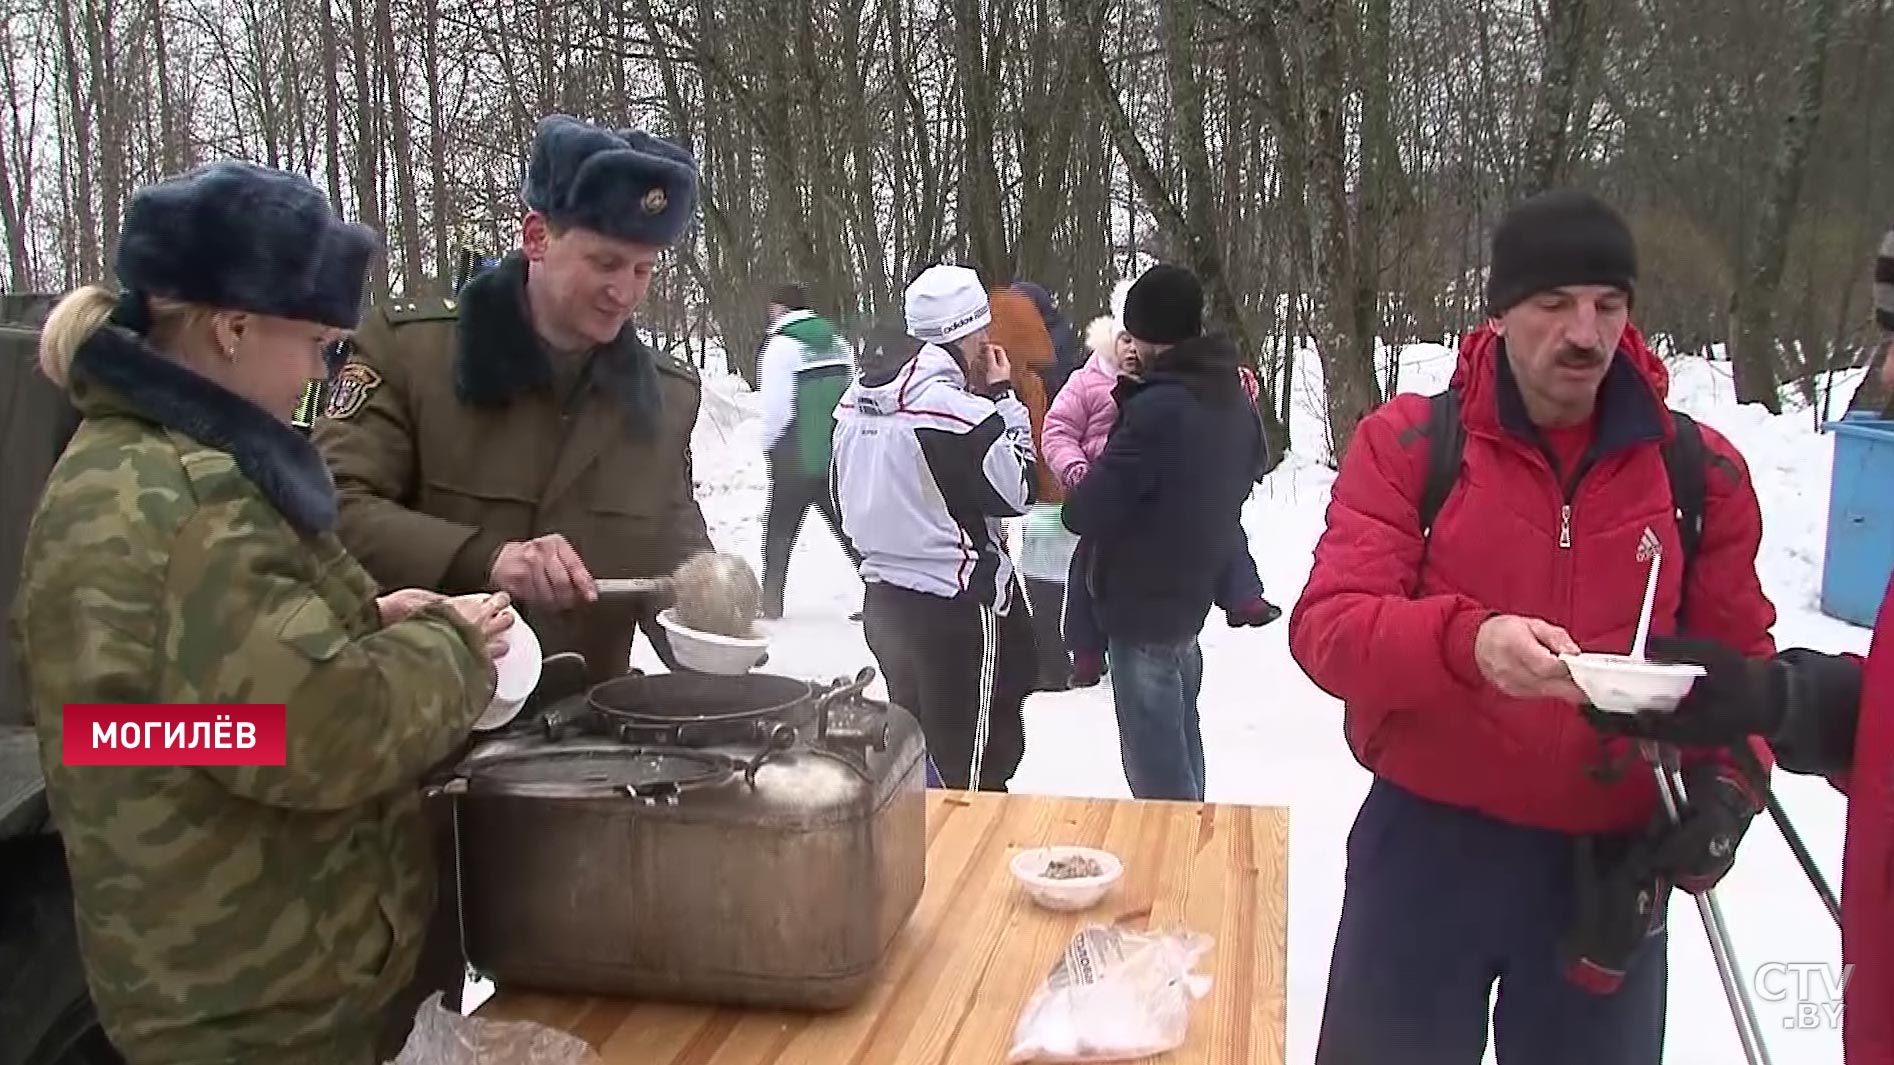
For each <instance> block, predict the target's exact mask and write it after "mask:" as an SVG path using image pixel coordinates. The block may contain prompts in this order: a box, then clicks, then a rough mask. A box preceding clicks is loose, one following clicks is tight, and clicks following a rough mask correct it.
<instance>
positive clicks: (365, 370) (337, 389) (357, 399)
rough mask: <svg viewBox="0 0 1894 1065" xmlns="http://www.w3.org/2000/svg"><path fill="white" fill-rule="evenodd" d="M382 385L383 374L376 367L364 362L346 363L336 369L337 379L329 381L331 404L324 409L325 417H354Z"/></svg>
mask: <svg viewBox="0 0 1894 1065" xmlns="http://www.w3.org/2000/svg"><path fill="white" fill-rule="evenodd" d="M380 387H381V374H379V373H377V372H376V371H375V368H374V367H372V366H370V365H368V364H367V363H362V362H348V363H344V364H343V366H342V368H341V369H340V370H338V371H336V374H335V380H333V381H331V382H329V404H328V406H327V407H325V408H324V409H323V412H322V414H323V417H325V418H352V417H354V416H355V413H356V412H357V411H359V410H361V409H362V405H363V404H365V403H367V402H368V397H369V396H372V395H374V394H375V389H377V388H380Z"/></svg>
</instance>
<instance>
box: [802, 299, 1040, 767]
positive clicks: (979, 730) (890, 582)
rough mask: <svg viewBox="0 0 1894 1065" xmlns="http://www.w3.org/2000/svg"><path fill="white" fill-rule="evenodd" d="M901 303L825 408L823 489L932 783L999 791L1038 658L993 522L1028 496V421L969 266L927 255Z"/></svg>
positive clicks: (1022, 508) (873, 643)
mask: <svg viewBox="0 0 1894 1065" xmlns="http://www.w3.org/2000/svg"><path fill="white" fill-rule="evenodd" d="M906 319H907V321H906V325H907V336H897V337H881V338H879V339H877V340H874V341H871V344H870V347H871V348H872V349H873V350H874V351H875V352H876V353H877V355H878V356H879V357H876V358H867V359H864V364H865V365H864V369H863V371H862V373H861V376H860V377H859V378H858V379H857V380H856V381H855V382H854V383H852V384H851V385H850V387H849V390H848V392H847V393H846V394H845V395H844V396H843V397H842V401H841V404H840V405H839V406H838V407H837V409H836V426H835V458H834V474H833V482H834V489H835V494H836V501H837V504H838V506H839V509H840V510H841V514H842V528H843V531H844V532H845V533H846V535H847V537H848V539H849V541H850V542H852V543H853V544H854V546H855V549H856V550H857V551H859V552H860V553H861V556H862V563H861V576H862V579H863V580H864V581H865V582H867V591H866V593H865V595H864V598H863V605H862V624H863V628H864V630H865V635H866V636H867V638H868V647H869V650H870V651H872V652H873V653H874V656H875V660H876V661H877V662H878V663H879V664H880V667H881V672H882V676H883V677H884V678H885V679H886V681H887V684H888V696H889V698H890V699H891V700H892V701H894V702H895V703H896V704H898V705H900V706H902V707H904V708H906V709H907V710H908V711H909V712H911V713H913V714H914V715H915V717H916V718H918V719H919V720H920V723H921V728H922V730H923V732H924V733H925V734H926V737H927V746H928V751H929V753H930V754H931V755H932V757H933V759H934V763H935V765H936V766H937V767H938V769H939V771H940V775H941V780H942V782H943V783H944V784H945V785H946V786H948V787H950V788H979V789H982V790H987V791H1004V790H1006V786H1007V783H1008V781H1010V780H1011V779H1012V776H1013V772H1014V771H1015V770H1016V769H1018V767H1019V761H1020V758H1021V757H1022V756H1023V755H1024V754H1025V749H1026V733H1025V728H1024V725H1023V724H1022V722H1021V719H1020V708H1021V704H1023V703H1024V701H1025V698H1026V694H1027V692H1028V691H1030V690H1031V688H1032V683H1033V677H1034V670H1035V669H1036V661H1037V659H1036V655H1037V648H1036V646H1035V643H1034V637H1033V629H1032V622H1031V619H1030V618H1029V616H1028V614H1027V606H1026V602H1025V596H1024V594H1023V593H1022V592H1021V590H1020V587H1019V584H1018V579H1017V577H1016V576H1015V574H1014V568H1013V562H1012V559H1011V558H1010V557H1009V556H1008V555H1007V551H1006V535H1005V527H1004V525H1003V524H1002V521H1003V519H1005V518H1009V517H1017V516H1019V515H1022V514H1024V513H1025V512H1026V510H1027V508H1028V507H1029V506H1030V505H1031V504H1032V501H1033V484H1034V465H1033V446H1032V426H1031V423H1030V421H1029V419H1028V416H1027V413H1026V407H1025V405H1024V404H1023V403H1021V402H1020V401H1019V399H1018V398H1017V397H1016V396H1014V395H1013V392H1012V387H1011V385H1010V384H1009V383H1008V377H1009V374H1010V372H1011V367H1010V366H1009V365H1008V362H1007V358H1006V353H1005V352H1004V351H1002V350H1001V349H999V348H998V347H995V346H994V345H992V344H990V343H988V341H987V326H988V324H989V323H990V321H991V312H990V310H989V309H988V306H987V299H986V293H985V291H984V290H983V289H982V288H981V286H980V282H979V278H978V276H977V275H976V274H975V273H974V272H973V271H972V270H969V269H966V268H964V267H952V266H934V267H929V268H928V269H927V270H926V271H925V272H923V273H922V274H921V275H920V277H918V278H916V279H915V280H914V282H913V284H911V285H909V286H908V290H907V294H906ZM969 380H971V381H974V382H978V386H977V390H975V389H971V388H969V384H968V382H969Z"/></svg>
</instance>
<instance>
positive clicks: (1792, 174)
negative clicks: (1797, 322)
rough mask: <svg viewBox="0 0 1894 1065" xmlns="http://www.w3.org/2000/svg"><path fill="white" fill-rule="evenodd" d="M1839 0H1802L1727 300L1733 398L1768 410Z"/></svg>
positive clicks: (1778, 407) (1775, 399) (1775, 400)
mask: <svg viewBox="0 0 1894 1065" xmlns="http://www.w3.org/2000/svg"><path fill="white" fill-rule="evenodd" d="M1839 6H1840V4H1839V0H1802V9H1803V11H1804V12H1805V14H1806V15H1807V20H1808V21H1807V28H1806V33H1805V35H1804V37H1803V39H1802V55H1801V59H1800V61H1799V62H1798V63H1797V64H1796V69H1795V99H1794V101H1793V102H1792V103H1791V104H1790V105H1789V113H1788V115H1787V116H1786V118H1785V119H1784V121H1783V127H1782V140H1781V142H1780V143H1779V144H1778V145H1777V148H1776V158H1775V160H1774V162H1773V164H1772V166H1771V168H1770V175H1769V184H1768V190H1769V191H1768V194H1767V196H1766V197H1765V198H1764V200H1763V204H1762V210H1761V212H1760V213H1759V214H1758V215H1757V218H1756V228H1755V230H1754V232H1753V233H1752V234H1751V236H1750V239H1749V241H1748V242H1747V243H1748V247H1749V254H1748V255H1747V256H1745V259H1746V263H1745V267H1744V270H1743V272H1742V274H1741V275H1740V277H1739V279H1738V281H1737V283H1736V292H1735V294H1734V296H1733V297H1732V298H1731V300H1730V317H1731V318H1732V319H1733V320H1734V325H1735V329H1734V334H1735V335H1734V336H1733V337H1732V338H1731V339H1732V340H1733V341H1734V343H1733V345H1732V349H1731V351H1730V361H1731V363H1732V366H1733V369H1734V370H1735V374H1736V398H1737V400H1738V401H1739V402H1743V403H1761V404H1762V405H1763V407H1764V408H1765V409H1767V410H1768V411H1769V412H1770V413H1772V414H1779V413H1781V411H1782V397H1781V395H1780V393H1779V392H1778V391H1777V383H1778V368H1777V365H1776V362H1777V359H1776V340H1775V335H1774V328H1773V327H1774V323H1773V319H1774V316H1775V303H1774V297H1773V293H1774V292H1775V290H1776V287H1777V286H1778V284H1780V282H1781V280H1782V267H1783V264H1784V262H1785V261H1786V260H1787V259H1788V256H1789V233H1790V231H1791V230H1792V229H1793V228H1794V226H1795V219H1796V214H1797V211H1798V208H1799V205H1800V203H1801V198H1802V178H1803V175H1804V173H1805V171H1806V169H1807V166H1808V157H1809V148H1810V146H1811V144H1813V142H1814V139H1815V127H1816V124H1817V123H1818V122H1820V121H1821V113H1822V89H1823V85H1824V83H1825V79H1826V76H1827V71H1828V40H1829V36H1830V31H1831V30H1832V29H1833V28H1834V25H1835V12H1836V9H1837V8H1838V7H1839Z"/></svg>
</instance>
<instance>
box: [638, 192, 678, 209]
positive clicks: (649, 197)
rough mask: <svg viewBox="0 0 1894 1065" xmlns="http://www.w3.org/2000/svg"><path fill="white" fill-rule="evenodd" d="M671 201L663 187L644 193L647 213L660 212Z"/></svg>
mask: <svg viewBox="0 0 1894 1065" xmlns="http://www.w3.org/2000/svg"><path fill="white" fill-rule="evenodd" d="M670 202H671V201H670V200H668V199H666V198H665V195H664V190H663V189H652V190H651V191H650V192H647V193H645V194H644V210H645V213H646V214H660V213H662V212H663V210H664V208H665V206H666V205H667V204H669V203H670Z"/></svg>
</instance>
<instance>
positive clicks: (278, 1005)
mask: <svg viewBox="0 0 1894 1065" xmlns="http://www.w3.org/2000/svg"><path fill="white" fill-rule="evenodd" d="M72 394H73V399H74V402H75V404H76V405H77V406H78V408H79V410H80V412H81V414H82V415H83V416H84V419H85V420H84V421H83V423H82V424H81V425H80V428H79V430H78V433H77V434H76V435H75V436H74V437H73V440H72V442H71V444H70V445H69V446H68V448H67V450H66V452H65V454H64V455H63V456H62V457H61V458H60V460H59V462H58V463H57V465H56V466H55V467H54V468H53V471H52V474H51V477H50V478H49V480H48V482H47V485H46V489H45V494H44V496H43V497H42V499H41V500H40V504H39V509H38V511H37V512H36V514H35V515H34V519H33V523H32V526H31V528H30V530H29V531H28V535H27V543H26V549H25V553H24V558H23V562H22V568H21V579H20V592H19V597H18V599H17V600H16V602H15V606H14V612H13V628H14V638H15V639H16V640H17V641H18V642H19V648H20V661H21V662H22V663H24V665H25V673H26V679H27V691H28V695H29V700H30V701H29V706H30V711H29V712H30V713H32V714H33V715H34V717H35V721H36V727H37V729H38V732H39V736H40V741H41V748H40V750H41V760H42V763H43V765H44V768H45V773H46V782H47V791H48V798H49V800H50V803H51V806H52V811H53V817H54V821H55V824H56V827H57V828H58V829H59V831H60V833H61V836H62V838H63V839H64V842H65V848H66V854H67V860H68V863H69V865H70V867H71V871H72V881H73V891H74V895H75V900H76V913H77V918H78V922H77V923H78V928H79V935H80V945H81V950H82V952H83V954H84V958H85V966H86V972H87V978H88V981H89V983H90V985H91V989H92V993H93V997H94V998H95V999H96V1001H97V1003H98V1008H99V1013H100V1017H101V1020H102V1021H103V1023H104V1026H105V1029H106V1031H107V1033H108V1034H109V1035H110V1036H111V1038H112V1040H113V1041H114V1042H115V1043H116V1044H117V1045H118V1047H119V1048H120V1050H121V1051H122V1052H123V1053H124V1054H125V1055H126V1057H127V1058H128V1059H129V1060H130V1061H131V1062H133V1063H134V1065H170V1063H182V1062H190V1063H211V1062H220V1063H221V1062H237V1061H311V1062H315V1061H323V1062H328V1061H344V1060H353V1061H366V1060H368V1052H367V1045H368V1044H367V1042H366V1041H367V1040H370V1039H372V1038H373V1035H374V1032H375V1030H376V1028H377V1027H378V1021H379V1018H378V1016H377V1012H378V1011H379V1010H380V1009H381V1007H382V1004H383V1003H385V1002H387V1001H388V999H389V998H390V997H391V996H392V995H393V994H394V992H395V991H396V990H397V989H398V988H399V987H400V986H401V985H402V984H403V983H404V982H405V981H406V979H407V978H408V977H409V975H410V974H411V973H412V971H413V969H414V966H415V962H416V959H417V957H418V954H419V949H420V940H421V935H422V931H423V929H424V928H425V925H426V920H427V917H428V914H429V912H430V908H431V906H432V905H433V899H434V891H435V885H434V883H433V880H432V870H433V865H432V862H431V860H430V859H429V857H428V855H427V853H426V850H427V840H426V837H425V835H424V834H423V829H422V823H421V820H420V800H419V795H418V788H417V787H416V785H417V782H418V781H419V780H420V778H421V777H422V775H423V774H424V773H425V772H426V771H427V770H428V768H429V767H430V766H432V765H434V764H435V763H437V762H439V761H440V760H442V759H444V758H445V757H447V756H448V755H450V754H451V753H452V752H453V751H454V750H455V748H456V747H457V746H458V745H459V743H460V742H461V741H462V740H463V739H464V738H465V736H466V735H467V732H468V728H469V726H470V724H471V723H472V722H473V720H474V719H475V718H476V717H477V716H478V715H479V713H480V712H481V710H482V709H484V708H485V706H486V704H487V702H488V700H489V699H490V698H491V696H492V680H491V679H490V677H491V669H490V667H489V666H488V664H487V662H486V660H485V658H484V654H483V653H482V652H481V651H480V650H479V649H478V647H479V637H478V635H477V634H476V633H475V632H473V630H472V629H471V628H470V627H468V626H467V625H466V624H465V623H464V622H462V621H461V620H459V619H458V618H457V617H455V616H454V615H452V614H451V613H450V612H448V611H447V610H446V609H445V608H444V607H439V606H435V607H429V608H427V609H426V610H424V611H422V612H421V613H419V614H417V615H415V616H414V617H413V618H411V619H409V620H407V621H403V622H400V623H397V624H394V625H391V626H387V627H385V628H384V627H382V626H381V624H380V620H379V615H378V613H377V610H376V607H375V603H374V597H375V591H376V590H375V584H374V581H373V580H372V579H371V578H370V577H369V576H368V574H367V573H366V572H364V571H363V570H362V568H361V566H360V565H359V564H358V563H356V562H355V561H354V560H353V559H352V558H351V557H350V556H349V555H348V553H347V552H346V551H344V550H343V548H342V546H341V544H340V542H339V541H338V540H337V539H336V538H335V536H334V535H333V533H332V532H330V531H328V530H329V526H330V525H331V524H332V523H333V521H334V511H335V503H334V489H333V486H332V484H331V482H330V481H329V478H328V474H327V472H326V470H325V469H324V467H323V465H322V462H321V459H320V456H319V455H318V453H317V452H316V451H315V449H314V448H313V447H312V446H311V445H310V444H309V442H308V441H307V440H306V439H305V438H304V437H302V436H301V435H300V434H298V433H297V432H296V431H295V430H293V429H291V428H290V427H288V426H287V425H284V424H282V423H280V422H278V421H277V420H276V419H275V418H274V417H272V416H270V415H268V414H266V413H265V412H264V411H262V410H261V409H259V408H257V407H254V406H250V405H249V404H245V403H242V402H241V401H239V400H237V399H236V397H234V396H232V395H230V394H229V393H228V392H225V391H223V390H222V389H220V388H218V387H217V386H215V385H213V384H211V383H210V382H208V381H206V380H205V379H203V378H201V377H199V376H197V375H196V374H194V373H192V372H190V371H189V370H187V369H184V368H183V367H181V366H178V365H177V364H175V363H173V362H170V361H169V360H167V359H165V358H163V357H162V356H160V355H158V354H156V353H155V352H153V351H152V350H151V349H150V348H148V347H146V346H145V345H144V344H142V343H141V342H139V341H138V340H137V339H136V338H134V337H132V336H131V335H129V334H126V333H123V332H120V331H118V330H116V329H107V330H104V331H102V332H100V333H99V334H97V335H95V336H94V337H93V338H92V339H91V340H89V341H88V342H87V344H86V345H85V346H84V347H83V348H81V350H80V352H79V354H78V357H77V359H76V360H75V365H74V370H73V389H72ZM81 702H111V703H240V702H245V703H282V704H286V705H287V707H288V748H287V762H286V764H285V765H283V766H280V767H246V768H188V767H161V768H159V767H154V768H143V767H131V768H121V767H113V768H104V767H81V766H67V765H65V764H63V758H62V757H61V718H62V711H61V707H62V706H63V705H64V704H67V703H81Z"/></svg>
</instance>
